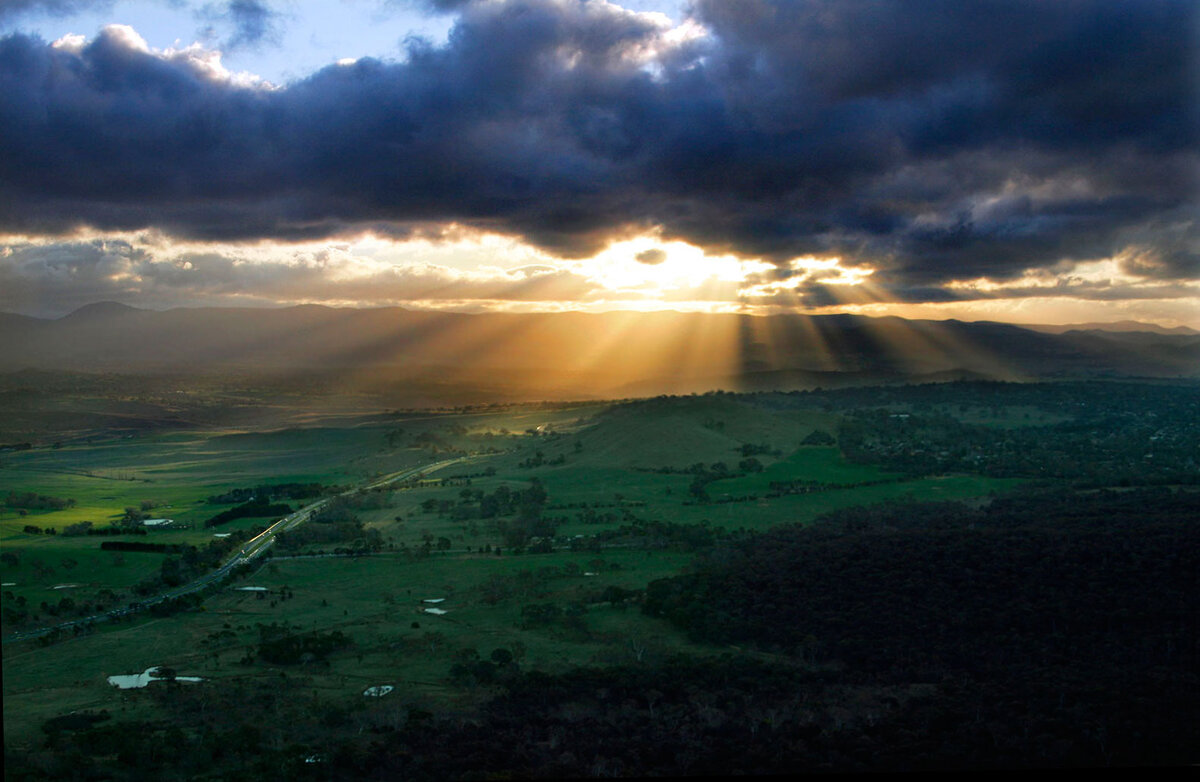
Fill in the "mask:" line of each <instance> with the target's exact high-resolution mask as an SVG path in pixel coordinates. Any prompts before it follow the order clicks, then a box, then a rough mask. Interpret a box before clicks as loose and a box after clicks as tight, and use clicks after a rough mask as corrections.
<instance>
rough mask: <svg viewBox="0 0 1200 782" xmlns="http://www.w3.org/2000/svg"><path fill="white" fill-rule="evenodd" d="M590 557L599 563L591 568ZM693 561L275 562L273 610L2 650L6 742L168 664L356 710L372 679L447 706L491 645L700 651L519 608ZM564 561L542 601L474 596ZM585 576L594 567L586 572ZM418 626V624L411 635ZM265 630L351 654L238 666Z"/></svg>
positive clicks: (624, 617)
mask: <svg viewBox="0 0 1200 782" xmlns="http://www.w3.org/2000/svg"><path fill="white" fill-rule="evenodd" d="M597 559H601V560H603V561H604V564H605V566H604V567H599V566H597V565H594V564H592V563H594V562H595V560H597ZM687 560H688V556H687V555H683V554H678V553H672V552H640V551H606V552H604V553H603V554H601V555H593V554H569V553H555V554H548V555H540V556H520V557H516V556H504V557H497V556H485V555H480V556H467V555H436V554H435V555H433V556H431V557H430V558H428V559H426V560H421V561H406V560H404V559H402V558H400V557H394V556H392V557H389V556H378V557H370V558H362V559H345V558H301V559H284V560H278V561H275V562H272V563H271V564H268V565H266V566H264V567H263V568H262V569H261V570H260V571H259V572H258V573H257V574H256V575H254V576H253V577H251V578H249V579H248V580H246V581H245V582H244V583H246V584H253V585H258V586H266V587H269V588H271V589H272V590H276V591H277V590H279V589H280V588H282V587H284V586H287V587H289V588H290V589H291V590H292V591H294V593H295V597H294V598H292V599H290V600H285V601H277V600H276V601H275V602H274V605H272V600H273V598H274V596H272V598H265V599H258V598H257V597H256V596H255V595H254V594H253V593H245V592H237V591H234V590H226V591H225V592H223V593H222V594H220V595H218V596H216V597H214V598H211V599H210V600H209V601H207V603H206V605H205V610H203V611H200V612H192V613H185V614H180V615H176V616H173V617H170V618H166V619H148V620H147V619H139V620H136V621H135V622H133V623H130V624H120V625H116V626H101V628H100V629H99V630H98V632H96V633H95V634H93V635H90V636H86V637H81V638H76V639H72V640H69V641H65V642H62V643H60V644H58V645H56V646H54V647H52V649H51V650H50V652H47V651H43V650H38V649H25V648H22V649H21V650H19V651H17V652H16V653H8V650H6V655H5V660H4V671H5V676H4V700H5V723H6V724H5V728H6V735H8V736H9V737H10V738H9V740H10V741H17V742H24V741H29V740H33V739H34V738H35V737H36V735H37V732H36V727H37V726H38V725H40V724H41V722H43V721H44V720H46V719H48V718H49V717H51V716H54V715H56V714H62V713H66V712H68V711H71V710H75V709H81V708H93V709H100V708H107V709H109V710H110V711H111V712H114V713H115V712H118V711H120V710H121V709H122V708H127V709H136V708H137V703H138V699H139V695H138V694H137V693H122V692H120V691H117V690H115V689H114V688H112V687H110V686H109V685H108V684H107V683H106V677H107V676H109V675H112V674H117V673H134V672H140V671H142V670H144V669H145V668H147V667H150V666H153V665H169V666H171V667H173V668H175V669H176V670H178V671H179V672H180V673H181V674H184V675H198V676H203V677H206V678H211V679H212V680H213V681H212V682H207V683H204V684H201V685H197V686H201V687H211V686H219V685H220V682H221V681H222V680H229V679H232V678H240V677H271V676H274V677H278V676H279V673H280V671H283V672H285V673H287V674H288V675H291V676H296V675H300V676H308V677H312V685H311V686H312V688H313V689H317V690H320V691H321V692H323V693H324V694H326V695H331V696H333V697H335V698H341V699H344V700H345V701H347V703H349V704H351V705H353V704H357V703H358V702H360V701H361V697H362V696H361V692H362V690H363V689H364V688H366V687H367V686H371V685H373V684H392V685H393V686H396V687H397V689H398V690H399V692H397V693H394V697H396V698H397V699H402V698H406V697H413V696H416V695H421V696H433V697H442V695H443V694H444V691H445V690H446V689H447V687H446V684H445V677H446V675H447V672H448V671H449V669H450V667H451V666H452V665H453V664H454V662H455V661H456V659H458V658H457V655H458V653H459V652H460V651H461V650H462V649H475V650H477V651H478V653H479V654H480V656H481V657H482V658H483V659H487V657H488V655H489V654H490V653H491V651H492V650H493V649H495V648H499V647H504V648H512V647H513V646H514V645H516V644H518V643H519V644H522V645H523V646H524V648H525V649H526V652H525V656H524V658H523V661H522V667H524V668H526V669H534V668H536V669H542V670H562V669H564V668H566V667H569V666H572V665H579V664H586V663H590V662H603V661H609V662H614V661H621V660H623V659H624V660H627V659H629V658H630V655H631V654H633V653H634V651H633V648H634V645H635V644H636V646H637V647H639V648H648V649H650V650H651V651H652V652H657V653H662V652H666V651H671V650H683V649H687V650H689V651H693V652H701V653H703V652H704V651H705V650H704V649H701V648H698V647H692V646H691V645H690V644H689V643H688V642H687V641H686V640H685V639H684V638H682V636H680V635H679V633H678V632H677V631H676V630H674V629H673V628H671V627H670V626H668V625H666V624H664V623H662V622H659V621H657V620H653V619H650V618H647V617H644V616H642V615H641V613H640V612H639V611H638V610H637V609H636V607H634V608H621V607H613V606H610V605H607V604H600V605H592V606H589V607H588V611H587V614H586V617H585V620H584V621H585V624H586V626H587V627H588V633H587V634H586V635H585V634H578V633H573V632H570V631H568V630H567V629H565V628H563V627H547V628H536V629H522V628H521V627H520V618H521V614H520V609H521V605H523V604H525V603H544V602H553V603H556V604H558V605H564V604H566V603H568V602H574V601H580V600H585V599H587V596H588V595H590V594H593V593H595V592H597V591H599V590H600V589H602V588H603V587H605V586H608V585H616V586H620V587H623V588H626V589H637V588H641V587H644V586H645V584H646V583H648V582H649V581H651V580H654V579H656V578H661V577H664V576H667V575H671V574H673V573H676V572H678V570H679V568H680V567H681V566H682V565H683V564H684V563H685V562H686V561H687ZM568 563H574V564H575V565H576V566H577V567H578V569H579V571H580V575H575V576H571V577H562V578H557V579H554V580H551V581H549V582H547V583H546V585H545V588H544V590H540V591H538V592H537V593H530V594H528V595H526V596H515V597H512V598H509V599H506V600H503V601H501V602H499V603H497V604H495V605H489V604H487V603H485V602H484V601H483V599H482V595H481V593H480V592H479V590H478V587H479V585H480V584H482V583H483V582H484V581H485V580H486V579H487V578H489V577H491V576H513V575H516V574H517V573H519V572H520V571H522V570H537V569H539V568H545V567H558V568H561V567H563V566H564V565H567V564H568ZM614 565H615V566H616V569H614V567H613V566H614ZM592 567H595V570H594V571H590V570H589V568H592ZM582 572H596V573H597V575H595V576H583V575H582ZM427 597H445V598H446V602H445V603H442V604H440V605H441V606H442V607H444V608H446V609H447V611H448V613H447V614H446V615H445V616H434V615H431V614H422V613H419V612H418V609H419V607H420V602H419V601H420V600H422V599H423V598H427ZM413 622H416V623H418V624H419V625H420V627H419V628H413V627H412V624H413ZM259 623H262V624H271V623H280V624H283V623H286V624H289V625H292V626H295V627H299V628H301V629H303V630H312V629H316V630H320V631H329V630H333V629H340V630H342V631H343V632H345V633H346V634H347V635H349V636H350V637H351V638H353V639H354V641H355V646H354V647H353V648H352V649H350V650H347V651H343V652H339V653H336V654H335V655H334V656H333V657H332V658H331V665H330V667H329V668H322V667H314V666H270V665H266V664H264V663H255V664H254V665H252V666H242V665H240V664H238V662H237V661H238V660H239V659H240V658H241V657H242V656H243V655H244V654H245V653H246V650H247V649H248V648H251V647H253V646H255V645H256V644H257V641H258V633H257V630H256V627H257V625H258V624H259ZM226 625H228V626H229V628H228V629H230V630H231V631H232V632H233V634H234V636H235V637H234V638H233V639H229V638H225V639H222V640H220V641H219V642H215V643H214V642H211V641H210V640H209V639H210V636H212V635H213V634H220V633H221V632H222V631H224V630H225V629H226ZM214 655H215V657H214ZM126 716H129V715H128V714H127V715H126Z"/></svg>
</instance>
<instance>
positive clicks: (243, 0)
mask: <svg viewBox="0 0 1200 782" xmlns="http://www.w3.org/2000/svg"><path fill="white" fill-rule="evenodd" d="M197 14H198V16H199V17H200V18H202V19H204V20H206V21H208V22H210V23H212V24H219V25H223V26H228V27H230V28H231V29H232V32H231V33H230V34H229V35H228V36H227V37H226V38H225V39H224V40H223V41H222V43H221V47H222V48H223V49H226V50H235V49H243V48H254V47H257V46H259V45H261V44H264V43H278V42H279V36H280V28H281V26H282V24H283V19H282V15H281V14H280V13H279V12H278V11H276V10H274V9H273V8H271V6H270V4H268V3H264V2H260V0H229V2H223V3H208V4H207V5H205V6H204V7H203V8H201V9H200V10H199V11H197ZM210 33H211V34H215V31H213V30H211V29H210Z"/></svg>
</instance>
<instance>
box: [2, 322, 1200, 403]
mask: <svg viewBox="0 0 1200 782" xmlns="http://www.w3.org/2000/svg"><path fill="white" fill-rule="evenodd" d="M1055 328H1057V327H1055ZM1064 328H1065V327H1064ZM21 369H50V370H65V371H88V372H97V371H104V372H124V373H134V374H146V373H163V372H170V373H182V374H204V375H211V374H221V373H227V372H239V373H252V374H253V373H264V374H271V375H280V374H285V373H288V372H307V373H313V372H316V373H325V374H332V375H335V376H337V377H338V378H339V379H340V380H339V382H341V383H343V384H347V385H354V384H358V385H361V386H362V387H364V388H367V387H370V388H372V389H374V390H375V391H378V390H380V389H381V388H382V389H390V390H395V391H396V392H397V393H401V392H403V391H405V390H411V391H412V393H414V394H416V393H418V391H419V395H420V396H421V398H422V399H427V398H428V399H437V398H439V397H440V396H441V395H442V394H443V393H449V392H450V391H451V390H453V389H455V388H462V387H465V386H472V387H474V388H477V389H478V394H474V395H473V396H480V397H482V398H497V399H506V400H509V399H548V398H565V397H573V398H598V397H607V398H612V397H614V396H646V395H654V394H659V393H689V392H693V391H697V392H698V391H705V390H710V389H714V388H724V389H728V390H772V389H787V388H813V387H816V386H823V387H835V386H842V385H848V384H850V385H862V384H864V383H878V382H906V381H909V382H911V381H913V380H918V381H925V382H933V381H937V380H947V379H957V378H994V379H1004V380H1020V379H1027V378H1035V377H1038V378H1044V377H1080V376H1084V377H1096V376H1148V377H1180V376H1186V377H1196V376H1197V374H1198V370H1200V335H1197V334H1193V333H1176V332H1173V331H1172V332H1167V331H1166V330H1160V331H1146V330H1132V329H1131V330H1119V331H1109V330H1099V329H1067V330H1065V331H1063V332H1061V333H1050V332H1048V331H1047V329H1046V328H1045V327H1038V328H1023V327H1019V326H1013V325H1009V324H1003V323H989V322H980V323H965V322H961V321H955V320H948V321H928V320H905V319H902V318H895V317H885V318H867V317H859V316H851V315H828V316H805V315H774V316H767V317H757V316H749V315H733V314H702V313H678V312H648V313H636V312H612V313H604V314H591V313H540V314H476V315H471V314H462V313H447V312H421V311H412V310H406V309H402V308H398V307H390V308H377V309H350V308H345V309H338V308H330V307H323V306H314V305H307V306H301V307H289V308H282V309H251V308H198V309H173V310H167V311H163V312H156V311H150V310H140V309H136V308H133V307H128V306H124V305H120V304H113V303H100V304H93V305H89V306H87V307H84V308H82V309H80V310H77V311H76V312H73V313H71V314H70V315H67V316H66V317H63V318H60V319H58V320H42V319H38V318H27V317H22V316H18V315H5V314H0V371H7V372H11V371H17V370H21ZM300 390H302V389H300Z"/></svg>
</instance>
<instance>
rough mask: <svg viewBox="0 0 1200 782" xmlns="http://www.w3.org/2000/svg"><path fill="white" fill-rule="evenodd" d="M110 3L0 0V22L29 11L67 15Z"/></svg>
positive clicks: (58, 0)
mask: <svg viewBox="0 0 1200 782" xmlns="http://www.w3.org/2000/svg"><path fill="white" fill-rule="evenodd" d="M111 5H112V0H108V1H107V2H105V0H0V23H3V22H4V21H5V20H6V19H10V18H14V17H17V16H21V15H23V14H26V13H29V12H37V13H44V14H47V15H48V16H69V15H71V14H74V13H77V12H79V11H82V10H85V9H89V8H95V7H97V6H100V7H102V8H106V7H109V6H111Z"/></svg>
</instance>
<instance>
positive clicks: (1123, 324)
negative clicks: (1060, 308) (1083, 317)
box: [1024, 320, 1200, 334]
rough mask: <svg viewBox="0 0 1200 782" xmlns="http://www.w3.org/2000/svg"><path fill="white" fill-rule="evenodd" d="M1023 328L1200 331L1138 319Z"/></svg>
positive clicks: (1062, 331)
mask: <svg viewBox="0 0 1200 782" xmlns="http://www.w3.org/2000/svg"><path fill="white" fill-rule="evenodd" d="M1024 328H1027V329H1032V330H1033V331H1041V332H1044V333H1046V334H1065V333H1066V332H1068V331H1148V332H1150V333H1152V334H1200V331H1196V329H1193V328H1188V327H1187V326H1176V327H1174V328H1167V327H1166V326H1160V325H1158V324H1157V323H1142V322H1141V321H1138V320H1118V321H1113V322H1111V323H1067V324H1063V325H1058V326H1050V325H1042V324H1037V325H1025V326H1024Z"/></svg>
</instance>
